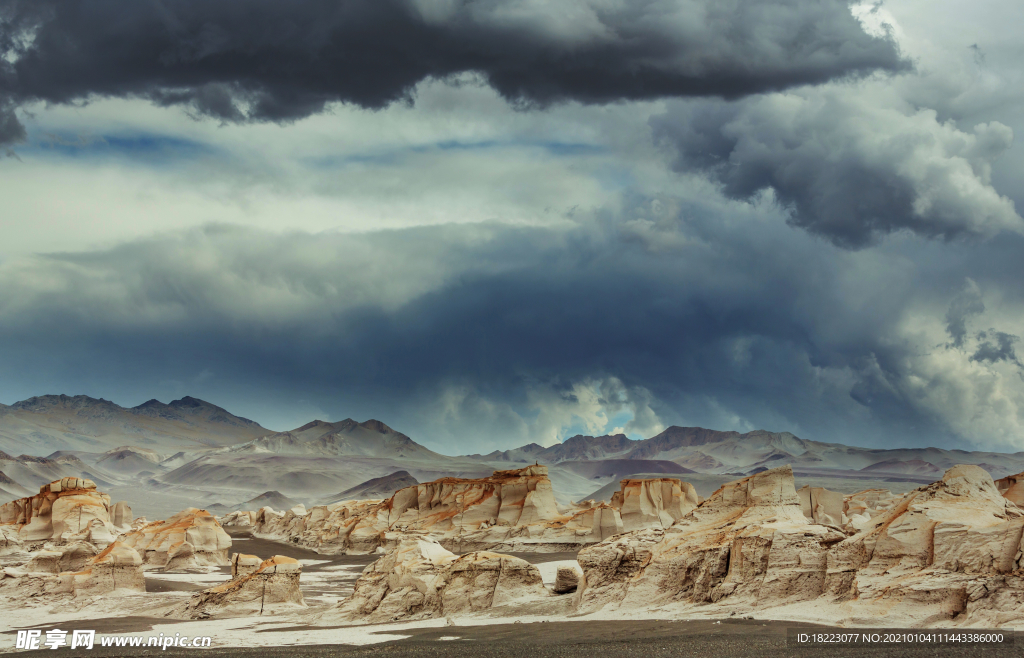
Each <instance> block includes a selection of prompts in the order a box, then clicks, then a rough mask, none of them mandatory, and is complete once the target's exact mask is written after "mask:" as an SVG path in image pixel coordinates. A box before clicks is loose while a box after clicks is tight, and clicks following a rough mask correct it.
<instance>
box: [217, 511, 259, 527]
mask: <svg viewBox="0 0 1024 658" xmlns="http://www.w3.org/2000/svg"><path fill="white" fill-rule="evenodd" d="M218 521H219V522H220V525H221V527H222V528H231V529H234V528H251V527H252V526H253V523H254V522H255V521H256V512H244V511H242V512H229V513H227V514H225V515H224V516H222V517H220V518H219V519H218Z"/></svg>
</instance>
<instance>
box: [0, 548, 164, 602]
mask: <svg viewBox="0 0 1024 658" xmlns="http://www.w3.org/2000/svg"><path fill="white" fill-rule="evenodd" d="M42 553H48V554H47V555H43V556H37V557H39V560H38V561H37V560H36V559H33V562H31V563H30V564H29V567H26V569H24V570H15V569H5V570H4V571H3V575H2V576H0V591H2V592H4V593H5V594H7V595H8V596H9V597H10V598H12V599H19V598H20V599H24V598H29V597H40V596H42V597H48V596H58V597H59V596H67V595H70V596H75V597H93V596H101V595H109V594H128V593H136V592H145V591H146V580H145V577H144V575H143V572H142V558H141V557H140V556H139V554H138V553H137V552H136V551H135V550H134V549H132V548H130V547H128V546H125V545H124V544H122V543H121V542H113V543H112V544H110V545H109V546H107V547H106V549H104V550H103V551H102V552H100V553H98V554H95V555H93V556H91V557H89V558H88V559H86V560H85V561H84V563H83V564H82V565H81V567H80V568H79V569H77V570H70V571H61V572H59V573H58V572H55V571H54V570H53V569H54V568H58V567H59V566H60V565H61V559H62V555H63V554H62V553H61V552H59V551H42ZM33 565H35V566H38V567H40V568H41V569H42V570H41V571H33V569H32V568H31V567H33Z"/></svg>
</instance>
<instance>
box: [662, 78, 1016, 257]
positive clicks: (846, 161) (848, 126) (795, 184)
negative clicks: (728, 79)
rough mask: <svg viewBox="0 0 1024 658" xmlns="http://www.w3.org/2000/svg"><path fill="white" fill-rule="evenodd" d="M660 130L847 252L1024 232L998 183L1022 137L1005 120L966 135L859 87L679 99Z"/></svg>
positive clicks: (741, 189)
mask: <svg viewBox="0 0 1024 658" xmlns="http://www.w3.org/2000/svg"><path fill="white" fill-rule="evenodd" d="M652 126H653V128H654V130H655V134H656V135H657V136H658V137H659V138H660V139H661V140H663V141H665V142H666V143H668V144H669V145H671V147H673V148H675V149H676V151H677V153H678V159H677V161H676V167H677V168H678V169H679V170H680V171H693V170H698V171H702V172H705V173H706V174H707V175H709V176H710V177H711V178H712V179H713V180H715V181H717V182H718V183H720V184H721V187H722V190H723V192H724V193H725V194H726V195H728V196H730V197H732V198H736V199H752V198H754V197H756V196H757V195H758V194H760V193H762V192H763V191H765V190H771V191H772V192H773V193H774V195H775V198H776V199H777V200H778V201H779V202H780V203H781V204H782V205H783V206H785V207H787V208H788V209H789V210H790V213H791V214H790V219H789V221H790V222H791V223H792V224H794V225H796V226H799V227H801V228H804V229H806V230H808V231H810V232H811V233H814V234H816V235H820V236H822V237H824V238H826V239H828V240H829V241H831V242H832V243H834V244H836V245H839V246H842V247H849V248H862V247H865V246H868V245H871V244H875V243H877V242H878V241H879V240H880V238H882V237H884V236H885V235H887V234H890V233H895V232H899V231H909V232H913V233H916V234H918V235H922V236H925V237H929V238H941V239H946V240H950V239H954V238H959V237H962V236H972V237H973V236H991V235H993V234H995V233H997V232H999V231H1000V230H1004V229H1009V230H1014V231H1017V232H1020V231H1021V230H1022V226H1024V224H1022V221H1021V218H1020V217H1019V215H1018V214H1017V213H1016V210H1015V208H1014V204H1013V202H1012V201H1011V200H1010V199H1008V198H1007V197H1005V196H1003V195H1001V194H1000V193H999V192H998V191H996V190H995V189H994V188H993V187H992V186H991V180H990V179H991V167H992V162H993V161H994V160H995V159H996V158H997V157H999V156H1000V155H1001V154H1002V153H1003V152H1004V151H1005V150H1006V149H1008V148H1009V146H1010V144H1011V143H1012V140H1013V131H1012V130H1010V128H1008V127H1007V126H1005V125H1002V124H1000V123H996V122H991V123H986V124H979V125H977V126H975V127H974V128H973V129H972V130H960V129H958V128H956V127H954V125H953V124H952V123H940V122H939V121H938V120H937V117H936V113H935V112H934V111H932V110H927V109H913V108H908V107H899V106H898V105H896V106H894V105H893V102H892V101H891V99H887V98H884V97H882V98H872V94H871V90H869V89H866V88H861V87H858V86H850V87H832V88H827V89H826V88H823V89H804V90H799V91H795V92H790V93H783V94H774V95H768V96H760V97H753V98H748V99H743V100H740V101H737V102H735V103H725V102H721V101H687V102H678V103H675V104H673V106H672V107H671V109H670V110H669V111H668V112H667V113H666V114H664V115H662V116H660V117H655V118H654V119H653V120H652Z"/></svg>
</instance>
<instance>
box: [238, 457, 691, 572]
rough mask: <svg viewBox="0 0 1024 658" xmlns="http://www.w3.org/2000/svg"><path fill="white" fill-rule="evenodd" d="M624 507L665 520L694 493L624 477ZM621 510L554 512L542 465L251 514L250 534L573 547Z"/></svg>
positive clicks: (335, 547) (345, 543)
mask: <svg viewBox="0 0 1024 658" xmlns="http://www.w3.org/2000/svg"><path fill="white" fill-rule="evenodd" d="M624 482H626V483H628V484H627V485H626V486H627V494H628V495H627V496H625V498H622V497H620V499H622V500H624V503H623V504H624V505H625V506H626V507H625V509H626V510H627V512H628V514H629V515H630V519H631V523H634V525H635V526H636V527H644V526H646V525H657V526H659V527H661V526H663V525H665V524H668V525H671V523H672V521H673V520H674V519H675V518H678V517H679V516H681V515H682V514H683V513H685V511H686V510H688V509H690V507H692V505H694V504H696V502H695V501H696V499H697V497H696V493H695V492H694V491H693V488H692V487H691V486H690V485H688V484H682V483H680V482H679V481H678V480H674V479H671V478H659V479H656V480H626V481H624ZM624 529H625V528H624V526H623V522H622V518H621V516H620V511H619V509H617V508H616V507H614V506H612V505H606V504H604V503H593V501H589V502H588V503H587V504H586V505H584V506H580V507H579V508H575V509H572V510H569V511H568V512H566V513H563V512H560V511H559V509H558V506H557V505H556V504H555V498H554V492H553V491H552V488H551V480H550V479H548V471H547V467H545V466H528V467H526V468H522V469H517V470H511V471H495V472H494V474H493V475H492V476H490V477H487V478H479V479H465V478H442V479H440V480H436V481H434V482H425V483H423V484H418V485H415V486H412V487H406V488H405V489H401V490H399V491H398V492H396V493H395V495H394V496H392V497H391V498H389V499H387V500H383V501H346V502H342V503H335V504H334V505H328V506H317V507H313V508H312V509H311V510H309V511H308V512H306V511H305V509H304V508H303V509H291V510H288V511H287V512H283V513H282V512H275V511H274V510H272V509H270V508H267V507H265V508H263V509H261V510H260V511H259V512H257V513H256V518H255V520H254V525H253V533H254V534H255V535H256V536H259V537H265V538H268V539H277V540H280V541H288V542H293V543H297V544H299V545H301V546H306V547H309V548H312V549H314V550H317V551H320V552H323V553H351V554H359V553H363V554H365V553H373V552H375V551H377V550H378V549H382V550H385V551H386V550H389V549H392V548H394V547H396V546H397V545H398V543H399V542H401V541H402V539H404V538H407V537H409V536H412V535H417V536H418V535H423V536H429V537H431V538H433V539H435V540H437V541H439V542H440V543H441V544H442V545H443V546H445V547H447V548H449V549H451V550H454V551H457V552H466V551H479V550H500V551H535V552H536V551H541V552H543V551H562V550H576V549H578V548H579V547H580V546H583V545H586V544H591V543H594V542H598V541H601V540H603V539H606V538H608V537H611V536H613V535H615V534H617V533H620V532H623V530H624Z"/></svg>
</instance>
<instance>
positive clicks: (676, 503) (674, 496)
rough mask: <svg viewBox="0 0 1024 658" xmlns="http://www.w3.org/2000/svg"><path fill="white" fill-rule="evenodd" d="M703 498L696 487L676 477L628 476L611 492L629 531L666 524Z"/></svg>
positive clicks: (614, 503)
mask: <svg viewBox="0 0 1024 658" xmlns="http://www.w3.org/2000/svg"><path fill="white" fill-rule="evenodd" d="M699 502H700V497H699V496H698V495H697V491H696V489H694V488H693V485H691V484H690V483H688V482H681V481H680V480H677V479H676V478H657V479H648V480H641V479H625V480H622V481H621V482H619V490H618V491H616V492H615V493H614V494H612V500H611V506H612V507H613V508H615V509H617V510H618V511H619V516H620V517H621V518H622V527H623V529H624V530H626V531H627V532H628V531H630V530H639V529H641V528H650V527H661V528H667V527H669V526H670V525H672V524H673V523H675V522H676V521H677V520H679V519H681V518H682V517H683V516H685V515H686V513H687V512H689V511H690V510H692V509H693V508H695V507H696V506H697V504H698V503H699Z"/></svg>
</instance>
